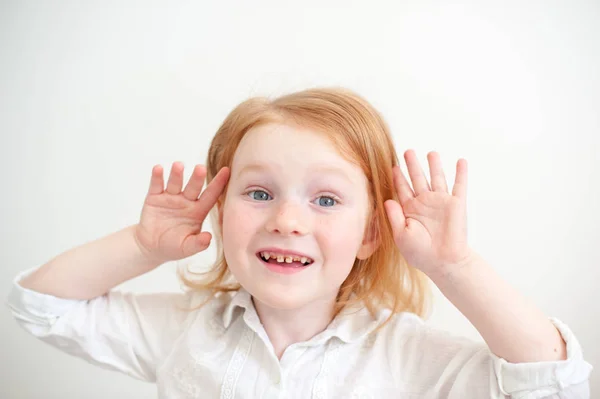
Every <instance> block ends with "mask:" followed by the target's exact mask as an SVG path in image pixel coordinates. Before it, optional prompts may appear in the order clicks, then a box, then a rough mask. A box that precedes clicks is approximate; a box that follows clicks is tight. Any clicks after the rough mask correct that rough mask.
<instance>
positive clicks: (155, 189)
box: [148, 165, 165, 194]
mask: <svg viewBox="0 0 600 399" xmlns="http://www.w3.org/2000/svg"><path fill="white" fill-rule="evenodd" d="M164 187H165V181H164V179H163V168H162V166H161V165H155V166H154V167H153V168H152V177H151V178H150V187H149V188H148V194H161V193H162V192H163V191H164Z"/></svg>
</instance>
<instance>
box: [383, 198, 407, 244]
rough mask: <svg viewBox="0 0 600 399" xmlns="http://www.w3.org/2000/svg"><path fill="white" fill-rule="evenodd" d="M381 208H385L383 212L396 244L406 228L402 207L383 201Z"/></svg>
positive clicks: (395, 203) (392, 201) (394, 202)
mask: <svg viewBox="0 0 600 399" xmlns="http://www.w3.org/2000/svg"><path fill="white" fill-rule="evenodd" d="M383 206H384V207H385V212H386V214H387V217H388V219H389V221H390V224H391V225H392V232H393V233H394V237H395V238H396V242H398V241H399V239H400V236H402V234H403V233H404V229H405V227H406V218H405V217H404V211H403V210H402V206H401V205H400V204H399V203H398V202H397V201H394V200H387V201H385V202H384V204H383Z"/></svg>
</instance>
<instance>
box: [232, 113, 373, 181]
mask: <svg viewBox="0 0 600 399" xmlns="http://www.w3.org/2000/svg"><path fill="white" fill-rule="evenodd" d="M250 163H252V164H255V163H261V164H269V165H272V166H275V167H277V168H287V167H295V168H297V167H312V166H314V165H327V166H329V167H330V168H338V169H343V170H344V171H345V172H347V173H349V174H353V175H356V174H360V175H362V174H363V173H362V170H361V169H360V167H359V166H358V165H357V164H356V163H354V162H351V161H349V160H347V159H346V158H345V157H343V156H342V154H341V153H340V152H339V151H338V149H336V147H335V145H334V144H333V142H332V141H331V140H330V139H329V138H328V137H327V134H326V133H324V132H321V131H317V130H314V129H311V128H306V127H299V126H295V125H290V124H280V123H270V124H264V125H260V126H256V127H254V128H252V129H250V130H249V131H248V132H247V133H246V135H245V136H244V137H243V139H242V140H241V142H240V144H239V146H238V148H237V150H236V153H235V156H234V159H233V163H232V171H233V169H238V168H240V167H244V166H245V165H247V164H250Z"/></svg>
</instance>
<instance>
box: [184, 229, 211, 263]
mask: <svg viewBox="0 0 600 399" xmlns="http://www.w3.org/2000/svg"><path fill="white" fill-rule="evenodd" d="M211 239H212V234H210V233H209V232H208V231H203V232H201V233H198V234H192V235H189V236H187V237H186V239H185V241H184V242H183V254H184V256H185V257H188V256H192V255H194V254H197V253H198V252H201V251H204V250H205V249H206V248H208V247H209V245H210V241H211Z"/></svg>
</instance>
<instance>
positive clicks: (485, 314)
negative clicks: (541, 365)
mask: <svg viewBox="0 0 600 399" xmlns="http://www.w3.org/2000/svg"><path fill="white" fill-rule="evenodd" d="M450 270H451V271H450V272H448V273H447V274H445V275H440V276H437V277H434V278H432V280H433V281H434V282H435V283H436V285H437V286H438V287H439V289H440V290H441V292H442V293H443V294H444V295H445V296H446V298H448V300H450V302H452V303H453V304H454V306H456V307H457V308H458V310H460V311H461V312H462V314H464V315H465V317H467V318H468V319H469V321H470V322H471V323H472V324H473V326H475V328H476V329H477V330H478V331H479V333H480V334H481V335H482V337H483V339H484V340H485V341H486V343H487V345H488V347H489V348H490V350H491V351H492V352H493V353H494V354H496V355H497V356H498V357H501V358H503V359H505V360H507V361H509V362H511V363H520V362H538V361H551V360H564V359H566V348H565V343H564V341H563V339H562V337H561V336H560V333H559V332H558V330H557V329H556V327H554V325H553V324H552V323H551V322H550V320H549V319H548V318H547V317H546V316H545V315H544V314H543V313H542V312H541V311H540V310H539V309H538V308H537V307H536V306H535V305H534V304H533V303H532V302H531V301H529V300H527V299H526V298H525V297H523V296H522V295H521V294H520V293H519V292H517V291H516V290H515V289H514V288H513V287H511V286H510V285H509V284H508V283H507V282H506V281H504V280H503V279H502V278H500V276H499V275H498V274H497V273H496V272H495V271H494V269H493V268H492V267H491V266H490V265H488V264H487V263H486V262H485V261H484V260H483V259H482V258H481V257H480V256H478V255H477V254H475V253H474V254H473V256H472V257H470V259H469V261H468V262H465V263H463V264H462V265H460V266H458V267H454V268H451V269H450Z"/></svg>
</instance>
